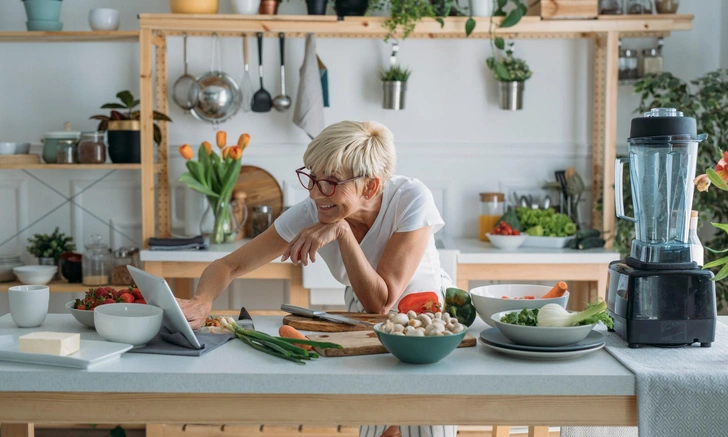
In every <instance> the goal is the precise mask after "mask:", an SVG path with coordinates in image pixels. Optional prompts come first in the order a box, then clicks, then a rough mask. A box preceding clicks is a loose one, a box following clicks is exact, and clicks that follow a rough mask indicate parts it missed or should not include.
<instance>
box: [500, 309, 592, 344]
mask: <svg viewBox="0 0 728 437" xmlns="http://www.w3.org/2000/svg"><path fill="white" fill-rule="evenodd" d="M512 312H517V313H518V312H521V310H516V311H502V312H500V313H495V314H493V315H492V316H491V320H492V322H493V323H495V325H496V326H497V327H498V330H499V331H500V332H501V334H503V335H504V336H506V337H507V338H508V339H509V340H511V341H512V342H514V343H517V344H522V345H525V346H542V347H553V346H566V345H568V344H574V343H578V342H580V341H582V340H584V339H585V338H586V336H587V335H589V333H590V332H591V330H592V328H594V325H582V326H565V327H559V328H556V327H550V326H525V325H513V324H510V323H504V322H501V321H500V319H501V317H503V316H505V315H506V314H509V313H512Z"/></svg>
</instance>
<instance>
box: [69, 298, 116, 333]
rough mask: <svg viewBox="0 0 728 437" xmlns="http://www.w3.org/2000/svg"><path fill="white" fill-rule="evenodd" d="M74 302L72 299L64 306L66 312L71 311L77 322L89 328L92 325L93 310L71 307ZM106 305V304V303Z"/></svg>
mask: <svg viewBox="0 0 728 437" xmlns="http://www.w3.org/2000/svg"><path fill="white" fill-rule="evenodd" d="M74 303H76V301H75V300H72V301H70V302H68V303H67V304H66V308H67V309H68V312H69V313H71V315H72V316H73V318H74V319H76V320H77V321H78V323H80V324H82V325H84V326H88V327H89V328H93V327H94V310H77V309H75V308H73V304H74ZM107 305H108V304H107Z"/></svg>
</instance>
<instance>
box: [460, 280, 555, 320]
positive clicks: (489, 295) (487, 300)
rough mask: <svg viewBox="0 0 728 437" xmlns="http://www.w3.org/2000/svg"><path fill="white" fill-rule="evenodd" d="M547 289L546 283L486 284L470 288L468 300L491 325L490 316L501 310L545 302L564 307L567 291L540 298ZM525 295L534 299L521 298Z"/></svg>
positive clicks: (549, 288) (531, 307)
mask: <svg viewBox="0 0 728 437" xmlns="http://www.w3.org/2000/svg"><path fill="white" fill-rule="evenodd" d="M549 290H551V287H550V286H548V285H532V284H497V285H486V286H483V287H476V288H473V289H472V290H470V300H471V301H472V302H473V306H475V311H476V312H477V313H478V316H479V317H480V318H481V320H483V321H484V322H485V323H486V324H488V325H490V326H493V321H492V320H491V318H490V317H491V316H492V315H493V314H495V313H499V312H501V311H509V310H521V309H523V308H530V309H533V308H541V307H542V306H544V305H546V304H547V303H556V304H559V305H560V306H562V307H564V308H566V304H568V303H569V292H568V291H567V292H566V293H564V295H563V296H561V297H556V298H553V299H540V297H541V296H543V295H544V294H546V293H548V292H549ZM503 296H506V297H507V299H504V298H503ZM525 296H533V297H535V299H523V297H525Z"/></svg>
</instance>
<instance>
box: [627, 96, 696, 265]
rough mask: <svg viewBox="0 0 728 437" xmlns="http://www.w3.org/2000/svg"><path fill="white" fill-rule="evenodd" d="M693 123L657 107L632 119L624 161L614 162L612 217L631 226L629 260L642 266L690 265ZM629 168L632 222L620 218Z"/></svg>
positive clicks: (694, 150) (693, 169)
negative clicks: (626, 167) (625, 170)
mask: <svg viewBox="0 0 728 437" xmlns="http://www.w3.org/2000/svg"><path fill="white" fill-rule="evenodd" d="M705 138H707V135H706V134H701V135H698V134H697V130H696V124H695V119H694V118H691V117H683V114H682V112H679V111H677V110H676V109H672V108H656V109H652V110H651V111H650V112H646V113H645V114H644V117H637V118H635V119H633V120H632V126H631V131H630V138H629V139H628V142H629V157H628V158H617V160H616V165H615V175H614V176H615V179H614V180H615V189H614V190H615V191H614V196H615V203H616V213H617V217H619V218H621V219H624V220H629V221H631V222H634V223H635V240H634V241H633V242H632V253H631V256H632V258H635V259H637V260H639V261H642V262H646V263H655V262H668V263H682V262H690V245H689V243H688V234H689V223H690V210H691V206H692V202H693V179H694V178H695V166H696V160H697V156H698V143H699V142H700V141H703V140H704V139H705ZM625 163H628V164H629V174H630V182H631V184H632V203H633V206H634V214H635V216H634V217H626V216H625V215H624V196H623V194H622V173H623V172H622V167H623V165H624V164H625Z"/></svg>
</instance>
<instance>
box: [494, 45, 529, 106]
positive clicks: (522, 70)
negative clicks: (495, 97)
mask: <svg viewBox="0 0 728 437" xmlns="http://www.w3.org/2000/svg"><path fill="white" fill-rule="evenodd" d="M493 59H494V58H488V67H489V68H491V69H492V70H493V72H494V74H495V79H496V80H497V81H498V85H499V87H498V89H499V94H500V106H501V109H505V110H509V111H518V110H520V109H523V90H524V87H525V82H526V81H527V80H528V79H529V78H530V77H531V75H532V74H533V72H532V71H531V70H530V69H529V68H528V64H527V63H526V61H524V60H523V59H519V58H516V57H514V56H513V43H512V42H511V43H509V44H508V49H506V55H505V56H504V57H503V58H501V59H500V60H497V61H493ZM491 63H495V64H494V65H493V66H491Z"/></svg>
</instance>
